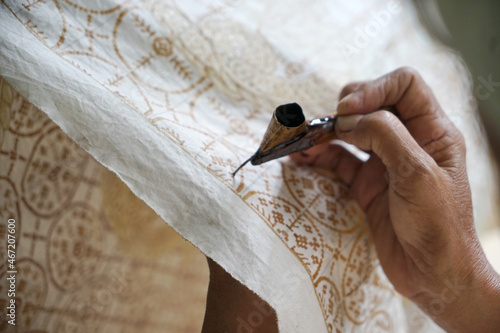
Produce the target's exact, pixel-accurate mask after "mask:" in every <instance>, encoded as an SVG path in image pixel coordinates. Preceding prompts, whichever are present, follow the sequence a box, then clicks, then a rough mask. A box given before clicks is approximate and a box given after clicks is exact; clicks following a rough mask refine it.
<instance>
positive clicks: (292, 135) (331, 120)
mask: <svg viewBox="0 0 500 333" xmlns="http://www.w3.org/2000/svg"><path fill="white" fill-rule="evenodd" d="M336 119H337V118H336V114H332V115H330V116H327V117H323V118H316V119H312V120H310V121H306V118H305V117H304V113H303V112H302V108H301V107H300V105H298V104H297V103H291V104H284V105H280V106H278V107H277V108H276V110H275V111H274V113H273V118H272V119H271V122H270V123H269V126H268V127H267V131H266V134H265V135H264V138H263V139H262V142H261V144H260V147H259V149H258V150H257V152H256V153H255V154H253V156H252V157H250V158H249V159H248V160H246V161H245V162H244V163H243V164H242V165H240V166H239V167H238V169H236V170H235V171H234V172H233V176H234V175H236V173H237V172H238V171H239V170H240V169H241V168H242V167H243V166H244V165H245V164H247V163H248V162H252V165H259V164H262V163H264V162H268V161H271V160H274V159H276V158H279V157H283V156H286V155H290V154H292V153H295V152H298V151H301V150H305V149H308V148H311V147H312V146H315V145H317V144H320V143H323V142H327V141H330V140H332V139H335V138H336V134H335V121H336Z"/></svg>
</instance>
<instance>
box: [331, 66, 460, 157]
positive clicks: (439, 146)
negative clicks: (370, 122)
mask: <svg viewBox="0 0 500 333" xmlns="http://www.w3.org/2000/svg"><path fill="white" fill-rule="evenodd" d="M341 95H344V96H343V98H342V100H341V101H340V102H339V104H338V110H337V111H338V114H339V115H352V114H367V113H370V112H373V111H375V110H378V109H380V108H381V107H384V106H385V107H387V106H395V108H396V110H397V112H398V115H399V116H400V119H401V121H402V123H403V124H404V125H405V126H406V128H407V129H408V132H409V133H410V134H411V136H413V138H414V139H415V141H416V142H417V144H418V145H419V146H420V147H422V148H423V150H424V151H425V152H426V153H428V154H430V155H431V156H433V158H434V159H435V160H436V162H437V163H438V164H439V165H443V166H445V165H446V164H447V163H450V162H451V164H456V163H457V160H461V159H463V157H464V153H465V144H464V140H463V137H462V135H461V134H460V132H459V131H458V130H457V129H456V127H455V126H454V125H453V123H452V122H451V121H450V120H449V119H448V118H447V117H446V115H445V114H444V112H443V111H442V110H441V107H440V106H439V104H438V102H437V100H436V98H435V96H434V94H433V93H432V91H431V89H430V88H429V86H427V84H426V83H425V82H424V81H423V79H422V77H421V76H420V75H419V74H418V73H417V72H416V71H415V70H413V69H410V68H401V69H398V70H396V71H394V72H392V73H389V74H387V75H384V76H382V77H380V78H378V79H376V80H374V81H370V82H357V83H354V84H351V85H348V86H346V87H345V88H344V90H343V91H342V93H341Z"/></svg>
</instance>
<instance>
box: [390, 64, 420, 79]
mask: <svg viewBox="0 0 500 333" xmlns="http://www.w3.org/2000/svg"><path fill="white" fill-rule="evenodd" d="M394 73H395V74H396V75H400V76H409V77H420V74H419V73H418V71H417V70H416V69H415V68H413V67H409V66H404V67H400V68H398V69H396V70H395V71H394Z"/></svg>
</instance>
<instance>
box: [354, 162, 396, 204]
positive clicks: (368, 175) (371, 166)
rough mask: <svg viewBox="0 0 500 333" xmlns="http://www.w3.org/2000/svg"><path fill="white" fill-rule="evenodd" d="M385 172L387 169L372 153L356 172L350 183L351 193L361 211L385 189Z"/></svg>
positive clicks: (386, 183) (386, 182)
mask: <svg viewBox="0 0 500 333" xmlns="http://www.w3.org/2000/svg"><path fill="white" fill-rule="evenodd" d="M386 172H387V169H386V167H385V165H384V164H383V163H382V161H381V160H380V158H379V157H378V156H376V155H373V156H371V157H370V159H369V160H368V161H367V162H366V163H365V164H363V166H362V167H361V168H360V169H359V171H358V173H357V174H356V178H355V179H354V180H353V182H352V185H351V194H352V196H353V197H354V198H355V199H356V200H357V201H358V203H359V205H360V206H361V209H363V211H366V210H367V208H368V207H370V205H371V204H372V202H373V200H374V199H375V198H376V197H377V196H378V195H380V193H382V192H384V191H386V189H387V187H388V181H387V178H386Z"/></svg>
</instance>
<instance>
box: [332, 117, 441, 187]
mask: <svg viewBox="0 0 500 333" xmlns="http://www.w3.org/2000/svg"><path fill="white" fill-rule="evenodd" d="M336 131H337V135H338V136H339V138H340V139H342V140H344V141H346V142H348V143H352V144H354V145H356V146H357V147H359V148H360V149H363V150H367V151H373V153H374V154H376V155H377V156H378V157H379V158H380V160H381V161H382V163H383V164H384V165H385V166H386V167H387V170H388V171H389V176H390V177H398V176H401V174H405V172H401V170H402V168H408V169H410V170H412V173H413V172H415V171H416V174H418V173H419V171H428V172H431V171H429V170H431V169H432V168H434V167H435V161H434V160H433V159H432V158H431V157H430V156H429V155H428V154H427V153H426V152H425V151H424V150H423V149H422V148H421V147H420V146H419V145H418V143H417V142H416V141H415V139H414V138H413V137H412V135H411V134H410V133H409V132H408V130H407V129H406V127H405V126H404V125H403V124H402V123H401V121H400V120H399V119H398V118H397V117H396V116H395V115H394V114H392V113H390V112H388V111H377V112H373V113H370V114H366V115H350V116H343V117H339V118H338V120H337V125H336ZM423 169H427V170H423ZM392 180H395V179H392Z"/></svg>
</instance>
